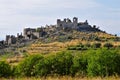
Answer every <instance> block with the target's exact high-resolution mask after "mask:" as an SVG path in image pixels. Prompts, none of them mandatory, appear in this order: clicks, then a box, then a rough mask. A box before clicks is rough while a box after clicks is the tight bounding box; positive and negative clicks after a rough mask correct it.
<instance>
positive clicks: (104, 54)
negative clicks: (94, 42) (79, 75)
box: [87, 50, 120, 76]
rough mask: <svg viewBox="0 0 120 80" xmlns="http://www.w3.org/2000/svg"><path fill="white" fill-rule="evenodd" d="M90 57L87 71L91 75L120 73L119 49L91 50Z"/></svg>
mask: <svg viewBox="0 0 120 80" xmlns="http://www.w3.org/2000/svg"><path fill="white" fill-rule="evenodd" d="M88 57H89V58H88V66H87V73H88V75H89V76H110V75H114V74H120V64H119V62H120V54H118V52H117V51H112V50H96V51H90V52H89V55H88Z"/></svg>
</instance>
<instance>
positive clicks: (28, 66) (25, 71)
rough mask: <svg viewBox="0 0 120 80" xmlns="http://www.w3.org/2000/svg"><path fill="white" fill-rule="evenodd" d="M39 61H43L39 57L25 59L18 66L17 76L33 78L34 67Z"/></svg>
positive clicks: (32, 56) (33, 56)
mask: <svg viewBox="0 0 120 80" xmlns="http://www.w3.org/2000/svg"><path fill="white" fill-rule="evenodd" d="M41 59H43V57H42V56H41V55H31V56H29V57H27V58H26V59H25V60H24V61H23V62H21V63H20V64H19V65H18V67H17V71H18V74H19V73H20V75H22V76H35V75H36V74H35V65H36V64H37V63H38V61H39V60H41Z"/></svg>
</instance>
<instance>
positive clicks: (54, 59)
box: [36, 52, 73, 76]
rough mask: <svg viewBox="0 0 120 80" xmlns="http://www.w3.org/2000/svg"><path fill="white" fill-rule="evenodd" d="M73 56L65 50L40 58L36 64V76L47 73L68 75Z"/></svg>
mask: <svg viewBox="0 0 120 80" xmlns="http://www.w3.org/2000/svg"><path fill="white" fill-rule="evenodd" d="M72 58H73V56H72V55H71V54H70V53H67V52H61V53H57V54H56V55H54V56H49V57H46V58H44V60H40V61H39V63H38V64H37V65H36V73H37V74H38V76H47V75H48V74H58V75H68V74H70V68H71V66H72V64H73V62H72Z"/></svg>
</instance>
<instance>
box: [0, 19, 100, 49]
mask: <svg viewBox="0 0 120 80" xmlns="http://www.w3.org/2000/svg"><path fill="white" fill-rule="evenodd" d="M73 30H76V31H82V32H98V31H99V32H100V31H101V30H99V29H98V28H96V26H93V27H92V26H91V25H89V23H88V21H87V20H86V21H85V22H78V18H77V17H74V18H73V20H72V21H71V20H70V19H69V18H67V19H66V18H65V19H64V20H60V19H57V21H56V25H50V26H48V25H46V26H45V27H40V28H25V29H24V30H23V34H22V33H21V34H20V35H19V34H17V37H15V36H14V35H6V40H5V41H0V48H1V49H2V48H5V47H9V46H11V45H16V46H18V45H20V44H24V43H26V42H27V41H30V40H34V39H45V38H48V37H53V36H60V35H64V32H66V33H67V32H70V31H73Z"/></svg>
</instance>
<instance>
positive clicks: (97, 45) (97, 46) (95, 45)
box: [93, 43, 101, 48]
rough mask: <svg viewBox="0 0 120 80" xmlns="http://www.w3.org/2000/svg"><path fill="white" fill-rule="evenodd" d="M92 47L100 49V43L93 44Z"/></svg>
mask: <svg viewBox="0 0 120 80" xmlns="http://www.w3.org/2000/svg"><path fill="white" fill-rule="evenodd" d="M93 47H94V48H100V47H101V43H94V44H93Z"/></svg>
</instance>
